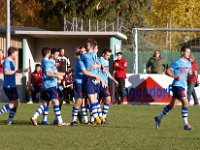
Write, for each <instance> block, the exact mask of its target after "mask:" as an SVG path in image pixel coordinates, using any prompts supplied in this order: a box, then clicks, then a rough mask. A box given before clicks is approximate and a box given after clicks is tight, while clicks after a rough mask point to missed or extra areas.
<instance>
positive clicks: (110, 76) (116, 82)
mask: <svg viewBox="0 0 200 150" xmlns="http://www.w3.org/2000/svg"><path fill="white" fill-rule="evenodd" d="M108 78H109V79H111V80H113V81H114V82H115V84H116V85H118V84H119V83H118V81H117V80H115V78H114V77H113V76H112V75H111V74H110V73H108Z"/></svg>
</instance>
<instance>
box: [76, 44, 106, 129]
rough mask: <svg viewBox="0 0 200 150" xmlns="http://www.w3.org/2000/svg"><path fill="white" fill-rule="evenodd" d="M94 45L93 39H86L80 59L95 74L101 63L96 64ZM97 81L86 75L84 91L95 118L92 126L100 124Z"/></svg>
mask: <svg viewBox="0 0 200 150" xmlns="http://www.w3.org/2000/svg"><path fill="white" fill-rule="evenodd" d="M94 47H95V43H94V41H93V40H88V41H87V44H86V48H87V53H85V54H83V55H81V57H80V59H81V60H82V61H83V63H84V65H85V68H86V70H87V71H88V72H90V73H92V74H95V75H96V74H97V73H98V69H99V68H100V67H101V65H100V64H97V56H96V54H95V53H94ZM102 82H103V81H102ZM98 83H99V81H97V80H96V79H95V78H91V77H86V93H87V96H88V98H89V101H90V111H91V113H92V116H94V118H95V119H94V122H93V125H94V126H96V125H98V124H101V120H100V118H99V117H98V113H97V106H98V100H97V94H98V92H99V86H98Z"/></svg>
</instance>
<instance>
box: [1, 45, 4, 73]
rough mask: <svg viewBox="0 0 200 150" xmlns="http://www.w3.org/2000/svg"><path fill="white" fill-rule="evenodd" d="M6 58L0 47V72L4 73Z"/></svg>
mask: <svg viewBox="0 0 200 150" xmlns="http://www.w3.org/2000/svg"><path fill="white" fill-rule="evenodd" d="M4 60H5V57H4V54H3V50H2V49H0V73H3V61H4Z"/></svg>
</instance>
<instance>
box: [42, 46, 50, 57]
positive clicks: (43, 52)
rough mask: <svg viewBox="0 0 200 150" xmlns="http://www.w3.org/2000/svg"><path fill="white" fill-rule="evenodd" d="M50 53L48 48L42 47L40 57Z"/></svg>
mask: <svg viewBox="0 0 200 150" xmlns="http://www.w3.org/2000/svg"><path fill="white" fill-rule="evenodd" d="M50 51H51V50H50V48H48V47H43V48H42V56H43V57H45V56H46V55H47V54H48V53H49V52H50Z"/></svg>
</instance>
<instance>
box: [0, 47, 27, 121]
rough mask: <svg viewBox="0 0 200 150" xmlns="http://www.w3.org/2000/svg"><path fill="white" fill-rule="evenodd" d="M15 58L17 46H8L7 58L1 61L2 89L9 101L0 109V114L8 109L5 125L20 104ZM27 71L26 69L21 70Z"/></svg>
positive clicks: (11, 119) (12, 117)
mask: <svg viewBox="0 0 200 150" xmlns="http://www.w3.org/2000/svg"><path fill="white" fill-rule="evenodd" d="M16 58H17V48H15V47H10V48H9V49H8V58H6V59H5V61H4V62H3V75H4V82H3V90H4V92H5V94H6V96H7V97H8V100H9V103H8V104H6V105H4V106H3V107H2V108H1V109H0V114H3V113H5V112H8V111H10V113H9V116H8V121H7V125H11V124H12V122H13V119H14V116H15V114H16V112H17V108H18V106H19V104H20V100H19V96H18V92H17V86H16V73H17V72H21V71H20V70H16V69H15V65H14V60H15V59H16ZM23 71H24V72H27V71H28V69H25V70H23Z"/></svg>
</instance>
